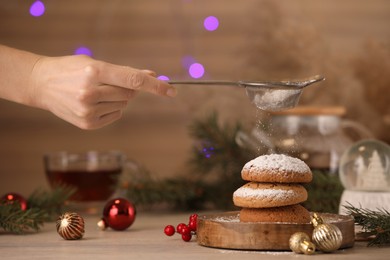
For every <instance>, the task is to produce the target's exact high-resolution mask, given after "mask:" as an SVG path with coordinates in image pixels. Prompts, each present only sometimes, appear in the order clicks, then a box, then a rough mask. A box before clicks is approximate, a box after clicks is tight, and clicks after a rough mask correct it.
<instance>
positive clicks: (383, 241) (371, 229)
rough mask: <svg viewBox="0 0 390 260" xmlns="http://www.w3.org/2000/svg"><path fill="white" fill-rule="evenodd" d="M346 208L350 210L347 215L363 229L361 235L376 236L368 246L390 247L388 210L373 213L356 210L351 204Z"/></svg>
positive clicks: (371, 211) (361, 209)
mask: <svg viewBox="0 0 390 260" xmlns="http://www.w3.org/2000/svg"><path fill="white" fill-rule="evenodd" d="M344 208H346V209H347V210H348V211H347V214H350V215H352V216H353V217H354V218H355V223H356V224H357V225H359V226H361V227H362V229H363V231H362V232H361V233H360V234H361V235H363V236H365V237H369V236H374V238H373V239H372V240H371V241H370V242H369V243H368V246H383V245H390V213H389V212H388V211H387V210H386V209H378V210H377V211H373V210H370V209H363V208H361V207H360V208H356V207H354V206H353V205H352V204H350V203H347V205H344Z"/></svg>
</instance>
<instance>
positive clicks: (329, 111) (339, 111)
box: [272, 106, 346, 116]
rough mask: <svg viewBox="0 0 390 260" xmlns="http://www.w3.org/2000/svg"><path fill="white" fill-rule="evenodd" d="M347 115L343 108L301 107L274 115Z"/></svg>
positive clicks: (274, 113)
mask: <svg viewBox="0 0 390 260" xmlns="http://www.w3.org/2000/svg"><path fill="white" fill-rule="evenodd" d="M345 113H346V109H345V107H342V106H299V107H295V108H292V109H288V110H283V111H276V112H273V113H272V115H301V116H311V115H313V116H315V115H335V116H344V115H345Z"/></svg>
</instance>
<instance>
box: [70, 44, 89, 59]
mask: <svg viewBox="0 0 390 260" xmlns="http://www.w3.org/2000/svg"><path fill="white" fill-rule="evenodd" d="M74 54H76V55H87V56H90V57H92V51H91V49H89V48H87V47H84V46H81V47H79V48H77V49H76V50H75V51H74Z"/></svg>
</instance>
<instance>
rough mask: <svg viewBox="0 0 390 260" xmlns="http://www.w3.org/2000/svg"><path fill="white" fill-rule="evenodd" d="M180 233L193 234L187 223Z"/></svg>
mask: <svg viewBox="0 0 390 260" xmlns="http://www.w3.org/2000/svg"><path fill="white" fill-rule="evenodd" d="M180 234H182V235H185V234H191V229H190V228H189V227H188V226H187V225H184V226H182V228H181V233H180Z"/></svg>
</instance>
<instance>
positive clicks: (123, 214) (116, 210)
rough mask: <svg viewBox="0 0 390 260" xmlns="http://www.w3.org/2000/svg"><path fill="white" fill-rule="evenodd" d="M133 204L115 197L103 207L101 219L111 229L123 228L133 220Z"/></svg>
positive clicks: (134, 212)
mask: <svg viewBox="0 0 390 260" xmlns="http://www.w3.org/2000/svg"><path fill="white" fill-rule="evenodd" d="M135 215H136V209H135V206H134V205H133V204H132V203H131V202H129V201H128V200H126V199H123V198H116V199H112V200H110V201H108V202H107V203H106V205H105V206H104V209H103V220H104V222H105V223H106V224H107V226H109V227H110V228H112V229H115V230H125V229H126V228H128V227H130V226H131V224H133V222H134V220H135Z"/></svg>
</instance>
